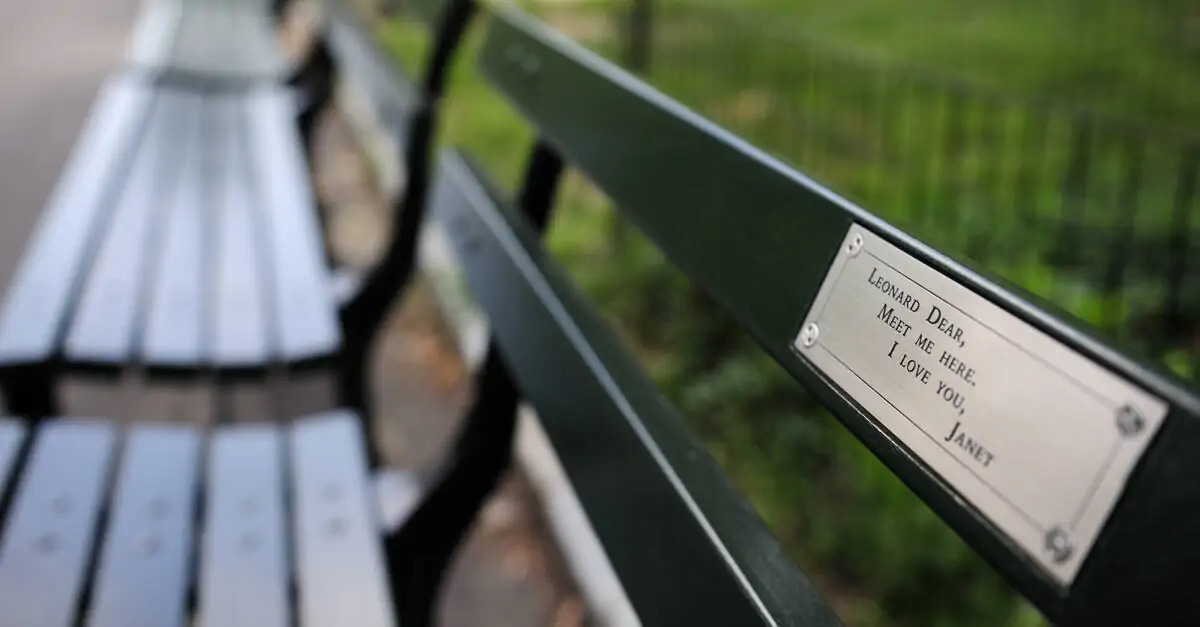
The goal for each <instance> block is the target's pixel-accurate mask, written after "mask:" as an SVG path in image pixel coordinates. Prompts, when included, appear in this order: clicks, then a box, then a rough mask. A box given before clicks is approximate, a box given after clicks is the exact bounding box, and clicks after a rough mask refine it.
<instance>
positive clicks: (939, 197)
mask: <svg viewBox="0 0 1200 627" xmlns="http://www.w3.org/2000/svg"><path fill="white" fill-rule="evenodd" d="M543 13H544V15H545V16H546V18H547V19H548V20H549V21H550V22H552V23H553V24H554V25H555V26H556V27H558V28H560V29H562V30H563V31H564V32H566V33H567V34H569V35H571V36H572V37H575V38H576V39H579V40H581V41H582V42H583V43H585V44H587V45H589V46H591V47H593V48H594V49H596V50H598V51H600V52H601V53H603V54H606V55H608V56H610V57H612V58H615V59H617V60H620V61H622V62H624V63H625V64H626V65H627V66H631V67H632V68H633V69H635V70H638V71H640V72H641V73H643V74H644V75H645V76H646V77H647V78H648V79H649V80H650V81H651V82H652V83H654V84H655V85H657V86H658V87H660V88H661V89H663V90H664V91H666V92H667V93H669V94H671V95H672V96H675V97H677V98H679V99H681V100H682V101H684V102H685V103H687V104H688V105H690V106H693V107H695V108H697V109H698V110H699V111H701V112H702V113H704V114H705V115H707V116H709V117H710V118H712V119H714V120H715V121H717V122H718V123H721V124H722V125H725V126H727V127H729V128H731V129H732V130H734V131H736V132H738V133H739V134H740V135H742V136H744V137H745V138H746V139H748V140H749V141H751V142H752V143H754V144H756V145H759V146H761V147H763V148H765V149H767V150H769V151H770V152H772V153H774V154H775V155H777V156H779V157H781V158H783V159H785V160H787V161H789V162H791V163H793V164H795V165H796V166H798V167H799V168H800V169H801V170H803V171H804V172H806V173H807V174H809V175H811V176H813V177H814V178H816V179H818V180H820V181H822V182H823V183H825V184H827V185H829V186H830V187H831V188H833V189H835V190H837V191H838V192H839V193H842V194H845V195H846V196H848V197H850V198H851V199H853V200H855V201H857V202H859V203H861V204H862V205H864V206H866V207H868V208H870V209H872V210H873V211H875V212H877V213H878V214H879V215H881V216H882V217H884V218H885V219H887V220H889V221H890V222H892V223H894V224H896V225H898V226H900V227H901V228H904V229H906V230H908V231H909V232H911V233H913V234H915V235H917V236H918V237H921V238H923V239H924V240H925V241H927V242H929V243H930V244H933V245H935V246H937V247H939V248H941V249H942V250H943V251H945V252H947V253H948V254H950V255H952V256H955V257H958V258H960V259H964V260H968V261H969V262H972V263H974V265H976V266H978V267H980V268H981V269H983V270H985V271H987V272H989V273H991V274H993V275H996V276H999V277H1001V278H1003V279H1006V280H1008V281H1010V282H1012V283H1014V284H1016V285H1018V286H1020V287H1022V288H1024V289H1025V290H1028V291H1029V292H1031V293H1033V294H1035V295H1036V296H1040V297H1042V298H1043V299H1046V300H1048V301H1051V302H1052V303H1054V304H1055V305H1057V306H1059V307H1061V308H1063V309H1065V310H1067V311H1069V312H1070V313H1072V314H1074V315H1076V316H1078V317H1080V318H1082V319H1084V320H1085V321H1087V322H1088V323H1090V324H1092V325H1094V326H1096V327H1098V328H1100V329H1103V330H1104V331H1106V332H1108V333H1109V334H1111V335H1113V336H1115V337H1116V338H1118V339H1119V340H1120V341H1122V343H1124V344H1126V345H1130V346H1132V347H1134V350H1135V351H1138V352H1140V353H1141V354H1143V355H1145V356H1147V357H1149V358H1152V359H1155V360H1160V361H1163V362H1165V363H1166V364H1167V365H1168V366H1169V367H1170V368H1172V369H1173V370H1175V371H1176V372H1178V373H1180V374H1182V375H1183V376H1185V377H1188V378H1191V379H1192V380H1197V379H1200V200H1198V199H1197V189H1196V181H1197V174H1198V168H1200V134H1197V133H1192V132H1188V131H1186V130H1179V129H1172V128H1161V127H1156V126H1154V125H1153V124H1148V123H1140V122H1132V121H1129V120H1127V119H1122V118H1118V117H1115V116H1106V115H1102V114H1098V113H1095V112H1091V111H1089V110H1087V109H1085V108H1081V107H1074V106H1069V105H1066V104H1056V103H1051V102H1046V101H1043V100H1039V99H1035V98H1024V97H1015V96H1011V95H1009V94H1005V93H1001V92H998V91H996V90H990V89H985V88H982V87H978V86H975V85H972V84H970V83H965V82H963V81H961V80H956V79H951V78H948V77H943V76H938V75H931V74H929V73H924V72H919V71H915V70H913V69H910V68H903V67H894V66H890V65H886V64H882V63H879V62H877V61H872V60H870V59H867V58H864V57H862V56H859V55H855V54H852V53H849V52H847V51H845V50H840V49H832V48H831V47H830V46H829V45H828V44H827V43H826V42H814V41H811V40H807V39H803V38H801V37H799V36H797V35H796V34H795V33H792V32H790V31H789V30H788V29H786V28H779V27H777V26H774V25H772V24H770V23H769V22H766V21H764V19H763V17H762V16H761V15H759V16H755V15H754V14H749V13H748V12H746V11H738V10H731V9H729V8H714V7H707V6H704V5H693V4H686V5H681V4H677V3H670V4H663V5H658V4H655V5H653V11H651V5H650V4H648V3H644V2H634V3H633V4H631V5H622V4H613V5H609V4H593V5H545V6H544V7H543Z"/></svg>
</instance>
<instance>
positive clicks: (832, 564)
mask: <svg viewBox="0 0 1200 627" xmlns="http://www.w3.org/2000/svg"><path fill="white" fill-rule="evenodd" d="M1094 4H1098V3H1085V2H1083V1H1082V0H1041V1H1034V0H980V1H979V2H972V3H954V2H948V1H946V0H911V1H910V2H907V3H885V2H882V1H880V0H839V1H838V2H831V1H829V0H788V1H787V2H783V1H782V0H741V1H739V2H736V3H735V2H733V0H727V1H726V2H724V3H721V2H714V3H709V4H706V5H704V6H700V5H697V4H695V3H684V2H680V1H675V2H665V1H664V2H662V3H660V4H659V7H660V9H661V11H660V13H659V14H658V15H657V16H656V22H655V25H654V34H655V35H654V41H653V46H652V48H651V64H650V67H649V68H648V70H647V71H646V72H645V76H646V77H647V79H648V80H649V81H650V82H652V83H653V84H655V85H656V86H658V87H659V88H660V89H662V90H664V91H665V92H667V93H669V94H671V95H673V96H675V97H676V98H678V99H680V100H681V101H683V102H684V103H685V104H687V105H689V106H691V107H693V108H695V109H697V110H698V111H700V112H702V113H703V114H705V115H707V116H709V117H711V118H712V119H714V120H716V121H717V122H719V123H721V124H723V125H725V126H727V127H729V128H731V129H732V130H734V131H735V132H737V133H739V134H740V135H742V136H744V137H746V138H748V139H749V140H751V141H752V142H754V143H756V144H758V145H760V146H763V147H764V148H766V149H768V150H770V151H772V152H773V153H775V154H776V155H778V156H780V157H782V158H783V159H785V160H787V161H789V162H791V163H793V164H795V165H796V166H797V167H798V168H800V169H802V170H803V171H805V172H806V173H808V174H810V175H812V176H814V177H815V178H817V179H818V180H821V181H823V182H824V183H826V184H827V185H829V186H830V187H831V188H832V189H834V190H835V191H838V192H839V193H842V194H844V195H846V196H848V197H849V198H851V199H853V200H855V201H856V202H859V203H860V204H862V205H864V206H865V207H867V208H869V209H871V210H872V211H874V212H875V213H878V214H879V215H882V216H884V217H885V218H886V219H888V220H890V221H891V222H893V223H895V224H897V225H899V226H901V227H902V228H905V229H906V230H909V231H910V232H912V233H914V234H915V235H917V236H918V237H921V238H922V239H924V240H926V241H928V242H929V243H931V244H933V245H934V246H937V247H939V248H942V249H943V250H945V251H947V252H948V253H950V254H952V255H954V256H956V257H958V258H959V259H962V260H964V261H965V262H967V263H968V264H970V265H973V266H974V267H976V268H977V269H980V270H981V271H983V272H984V273H985V274H989V275H992V276H994V277H999V278H1000V279H1003V280H1007V281H1008V282H1010V283H1011V284H1012V285H1014V286H1016V287H1017V288H1018V289H1023V290H1026V291H1028V292H1029V293H1030V294H1032V295H1034V297H1038V298H1041V299H1044V301H1043V302H1045V303H1046V304H1047V306H1050V307H1056V308H1061V309H1063V310H1065V311H1067V312H1069V313H1070V314H1072V315H1075V316H1078V317H1079V318H1081V319H1083V320H1085V321H1087V322H1088V323H1090V324H1092V325H1094V326H1095V327H1096V328H1098V329H1100V330H1101V331H1103V332H1106V333H1109V334H1111V335H1113V336H1114V337H1116V338H1117V339H1118V340H1119V341H1120V342H1122V343H1123V344H1124V345H1126V346H1129V347H1131V348H1132V349H1133V350H1135V351H1138V352H1140V353H1141V354H1142V355H1144V356H1146V357H1147V358H1149V359H1152V360H1156V361H1159V362H1161V363H1166V364H1167V365H1168V366H1169V367H1170V368H1171V369H1173V370H1174V371H1175V372H1176V373H1178V374H1180V375H1182V376H1184V377H1191V378H1193V380H1194V379H1195V377H1196V376H1197V375H1198V374H1200V345H1198V343H1200V327H1193V328H1192V329H1191V330H1190V331H1189V330H1188V329H1184V330H1183V331H1181V332H1179V333H1177V334H1176V335H1174V336H1171V337H1163V334H1162V333H1161V332H1160V331H1161V328H1162V325H1161V324H1159V323H1158V321H1159V320H1161V319H1162V317H1163V312H1164V307H1166V305H1164V303H1165V302H1167V300H1168V299H1167V294H1168V291H1169V290H1170V289H1171V284H1170V281H1169V279H1168V277H1167V274H1168V272H1167V269H1168V268H1169V267H1170V266H1171V262H1172V260H1173V259H1175V258H1173V257H1171V256H1170V254H1168V253H1166V252H1163V251H1164V250H1171V246H1173V245H1175V244H1177V243H1178V241H1179V240H1180V238H1179V237H1178V235H1177V234H1178V233H1179V232H1180V231H1179V229H1178V226H1179V225H1180V224H1181V222H1180V219H1179V218H1180V216H1184V217H1185V218H1186V220H1185V221H1184V222H1182V224H1184V228H1185V231H1184V232H1186V234H1187V236H1186V237H1185V238H1183V241H1184V243H1185V245H1186V246H1187V247H1188V248H1186V252H1188V255H1189V256H1188V257H1187V259H1188V260H1189V261H1188V262H1187V265H1186V267H1185V270H1186V275H1185V277H1184V280H1183V287H1182V288H1181V301H1182V303H1183V305H1182V306H1183V307H1184V310H1185V311H1187V312H1191V314H1192V317H1193V318H1197V317H1200V315H1196V312H1198V311H1200V203H1198V202H1197V200H1196V199H1195V198H1190V199H1186V200H1187V203H1182V204H1181V203H1180V202H1178V200H1177V197H1178V195H1179V194H1178V190H1179V170H1180V168H1181V164H1182V163H1184V162H1185V158H1184V155H1185V154H1187V152H1186V151H1187V150H1190V149H1191V148H1190V147H1192V146H1194V145H1195V144H1194V143H1193V141H1194V140H1193V139H1192V138H1191V131H1194V130H1196V129H1200V107H1197V106H1196V105H1197V104H1200V80H1197V79H1198V78H1200V76H1197V74H1200V64H1197V63H1196V61H1197V60H1198V59H1200V52H1198V51H1197V50H1198V48H1197V43H1196V41H1195V40H1196V39H1197V38H1198V37H1200V35H1197V34H1196V32H1194V31H1195V30H1196V28H1197V27H1196V26H1195V24H1196V21H1195V19H1194V18H1193V17H1192V16H1191V15H1189V13H1188V12H1189V11H1193V9H1191V8H1189V3H1185V2H1181V1H1177V0H1155V1H1147V2H1143V3H1126V4H1127V5H1128V6H1115V5H1117V4H1119V3H1106V6H1105V7H1104V8H1103V10H1098V9H1097V8H1096V7H1094V6H1093V5H1094ZM1107 4H1111V5H1114V6H1111V7H1110V6H1107ZM731 9H736V11H733V12H731ZM535 10H536V11H537V12H538V13H539V14H540V15H542V17H543V18H544V19H546V20H547V21H549V22H550V23H551V24H553V25H555V26H556V27H558V28H560V29H561V30H563V31H564V32H566V33H567V34H568V35H571V36H572V37H575V38H576V39H578V40H580V41H581V42H583V43H585V44H586V45H588V46H589V47H592V48H594V49H596V50H597V51H599V52H600V53H601V54H604V55H606V56H608V57H610V58H613V59H616V60H620V59H621V58H622V55H623V50H624V48H623V44H622V40H621V32H622V30H621V29H622V27H621V25H620V22H619V17H620V15H621V12H620V10H619V7H617V6H616V5H613V4H611V3H609V2H590V3H571V4H570V5H565V4H563V3H553V4H551V3H546V4H544V5H542V6H540V7H535ZM379 35H380V37H381V38H382V40H383V41H384V42H385V43H386V44H387V45H388V46H389V48H390V49H391V50H393V51H394V52H395V53H396V55H397V58H398V59H399V60H400V62H401V63H402V64H404V65H407V66H408V67H409V68H410V69H415V68H416V67H417V64H418V62H419V54H420V51H421V50H423V49H424V45H425V42H426V40H425V35H424V31H423V29H422V28H420V27H418V26H415V25H414V24H411V23H407V22H405V21H403V20H397V21H392V22H388V23H385V24H382V25H381V26H380V29H379ZM475 35H476V36H477V35H478V32H476V33H475ZM478 43H479V42H478V41H477V37H475V38H472V41H471V44H470V46H469V49H468V50H467V52H466V54H465V55H463V59H462V60H461V62H460V63H459V64H458V66H457V68H456V71H455V73H454V76H453V80H452V82H451V87H450V91H449V93H450V98H449V101H448V107H449V114H448V119H447V121H446V127H445V129H444V131H445V132H444V133H443V135H444V140H445V141H448V142H452V143H455V144H458V145H460V146H463V147H465V148H466V149H467V151H468V152H469V153H471V154H472V155H474V156H475V157H477V158H478V159H479V160H480V161H481V162H482V164H483V165H484V166H485V167H486V168H487V169H488V170H489V171H490V172H491V173H492V174H493V175H494V178H495V180H496V181H497V182H499V183H500V185H501V186H502V188H505V189H508V190H512V189H513V188H514V187H515V183H516V180H517V176H518V174H519V172H520V169H521V168H522V166H523V159H524V155H525V154H526V152H527V147H528V146H529V143H530V141H531V139H532V132H531V131H530V129H529V128H528V127H527V126H526V125H525V124H524V123H522V122H521V120H520V119H519V118H518V117H517V115H516V114H515V113H514V112H513V111H512V110H511V109H510V108H509V107H508V106H507V105H506V104H505V103H504V102H503V101H502V99H501V98H500V97H499V96H498V95H496V94H495V92H493V91H491V90H490V89H488V88H487V87H486V85H484V84H483V83H482V81H481V80H480V78H479V77H478V76H477V75H476V74H475V72H474V67H473V65H474V64H473V62H472V61H473V59H474V58H475V56H476V54H477V51H478ZM1181 206H1182V208H1180V207H1181ZM1173 237H1174V239H1172V238H1173ZM549 244H550V247H551V248H552V250H553V251H554V252H555V253H556V254H557V255H558V257H559V258H560V259H561V260H562V261H563V262H564V264H565V265H566V266H567V268H568V269H569V270H570V271H571V273H572V274H573V276H574V277H575V278H576V279H577V280H578V281H579V283H580V284H581V285H582V286H583V287H584V289H585V290H586V291H587V292H588V293H589V294H590V295H591V296H592V297H593V299H594V300H595V301H596V303H597V304H598V305H599V306H600V308H601V309H602V310H603V311H604V312H605V313H606V314H608V315H609V317H610V318H611V319H612V320H613V322H614V324H615V326H616V327H617V328H618V329H619V331H620V332H621V333H622V334H623V335H624V336H625V337H626V338H627V340H628V341H629V343H630V344H631V346H632V347H633V348H634V349H635V350H636V351H637V352H638V354H640V355H641V356H642V357H643V358H644V361H645V363H646V364H647V366H648V367H649V369H650V371H651V373H652V374H653V375H654V377H655V378H656V380H658V381H659V383H660V384H661V385H662V387H663V388H664V390H665V391H666V393H667V395H668V396H669V397H670V398H671V400H672V401H673V402H675V403H676V404H677V405H678V406H679V408H680V409H681V411H682V413H683V414H684V415H685V417H686V418H687V419H688V421H689V423H690V424H691V426H692V427H693V428H694V429H695V432H696V433H697V434H698V435H699V436H700V437H701V438H702V439H703V440H704V441H705V443H706V444H707V446H708V448H709V450H710V451H711V453H712V454H713V455H714V457H715V458H716V459H717V460H718V461H719V462H720V463H721V464H722V465H723V466H724V467H725V468H726V470H727V471H728V472H729V473H730V475H731V477H732V478H733V479H734V481H735V482H736V483H737V484H738V485H739V487H740V488H741V489H742V490H743V491H744V492H745V493H746V494H747V495H748V497H749V498H750V500H751V501H752V502H753V503H754V505H755V507H756V509H757V510H758V512H759V513H760V514H761V515H762V517H763V518H764V520H766V522H767V523H768V524H769V525H770V526H771V528H772V529H773V530H774V531H775V533H776V534H777V535H778V536H779V537H780V539H781V540H782V541H783V543H784V545H785V547H786V548H787V550H788V551H789V552H790V553H791V554H792V555H793V556H794V557H795V559H796V561H797V562H798V563H799V564H800V565H801V566H802V567H803V568H804V569H805V571H806V572H807V573H808V574H809V575H810V577H812V578H813V579H814V580H815V581H816V582H817V584H818V585H819V586H820V587H821V588H822V590H823V591H824V592H825V593H826V595H827V596H828V597H829V598H830V599H831V601H832V603H833V604H834V605H835V607H836V609H837V611H838V612H839V614H840V615H841V616H842V617H843V619H844V620H846V621H847V622H849V623H851V624H861V625H876V624H880V625H882V624H898V625H962V624H973V625H974V624H979V625H984V624H989V625H991V624H994V625H1029V624H1038V623H1039V622H1040V618H1039V617H1038V615H1037V613H1036V612H1035V611H1033V610H1032V609H1031V608H1030V607H1029V606H1028V605H1027V604H1025V603H1024V602H1023V601H1021V600H1019V599H1018V598H1016V597H1015V595H1014V594H1013V593H1012V592H1011V591H1010V590H1009V589H1008V588H1007V586H1006V585H1005V584H1004V583H1003V582H1001V581H1000V580H999V577H998V576H997V575H995V574H994V573H993V572H992V571H991V570H990V569H989V568H988V567H987V566H986V565H984V564H983V563H982V562H981V560H980V559H979V558H978V557H977V556H975V555H974V553H973V552H972V551H970V550H969V549H968V548H967V547H966V546H965V545H964V544H963V543H962V542H961V541H960V540H959V539H958V538H957V536H955V535H954V534H953V533H952V532H950V531H949V530H948V529H947V528H946V527H945V525H944V524H943V523H942V522H941V521H940V520H939V519H938V518H937V517H936V516H935V515H934V514H932V513H931V512H930V511H929V509H928V508H926V507H925V506H924V505H923V504H922V503H920V502H919V501H918V500H917V499H916V498H915V497H914V496H913V495H912V494H911V493H910V492H909V491H908V490H907V488H905V487H904V486H903V485H901V484H900V483H899V481H898V480H897V479H896V478H895V477H894V476H893V475H892V474H891V473H890V472H889V471H888V470H886V469H885V468H883V467H882V465H880V464H879V463H878V461H877V460H875V459H874V457H873V456H872V455H870V453H868V452H867V451H866V450H865V449H864V448H863V447H862V446H861V445H860V444H858V442H857V441H856V440H854V439H853V438H852V437H851V436H849V435H848V434H847V433H846V432H845V430H844V429H842V428H841V427H840V425H838V424H837V423H836V422H835V421H834V420H833V419H832V418H830V417H829V416H828V415H827V414H826V413H825V412H824V411H823V410H822V409H821V408H820V407H819V406H817V404H816V403H815V402H814V401H813V400H811V399H810V398H808V397H807V396H806V395H805V394H804V393H803V391H801V390H799V389H798V387H797V386H796V385H795V384H794V383H793V382H792V381H791V380H790V378H789V377H788V376H787V375H786V373H784V372H783V371H782V370H781V369H780V368H779V367H778V366H776V365H775V364H774V363H773V362H772V361H771V360H770V359H769V358H767V357H765V356H764V355H763V353H762V352H761V350H759V349H758V348H757V347H755V346H754V345H753V343H752V342H751V341H750V340H749V339H748V338H746V337H745V336H744V335H742V334H741V333H740V332H739V331H738V330H737V328H736V325H735V324H734V323H733V322H732V321H731V320H730V319H729V318H728V317H727V316H725V315H724V314H723V313H722V312H721V311H720V310H719V309H718V308H717V307H716V306H715V305H714V304H713V303H712V302H710V301H709V300H708V299H707V298H706V297H705V296H704V295H703V294H701V293H699V292H698V290H697V289H696V288H695V287H694V286H692V285H690V284H689V283H688V282H687V281H686V280H685V279H684V278H683V277H682V276H680V275H679V273H678V272H676V271H675V270H674V269H672V268H671V267H670V266H669V265H668V264H667V263H665V261H664V260H663V259H662V257H661V255H660V254H659V253H657V251H655V250H654V249H653V247H652V246H651V245H649V244H648V243H647V242H646V241H645V240H644V239H642V238H641V237H640V235H639V234H638V233H637V232H636V231H634V230H633V229H631V228H624V227H622V225H621V222H620V221H619V218H618V217H617V214H616V212H614V211H613V210H612V208H611V207H610V206H609V204H608V202H607V201H606V199H605V198H604V197H603V196H601V195H600V194H598V193H597V192H596V191H595V190H594V189H592V188H591V187H590V186H589V184H588V183H587V181H586V180H584V179H583V178H582V177H580V176H577V175H574V174H573V175H571V176H570V177H569V178H568V181H567V184H566V186H565V188H564V190H563V194H562V197H561V201H560V207H559V210H558V212H557V217H556V218H555V224H554V227H553V229H552V230H551V233H550V241H549ZM1189 333H1190V335H1189ZM884 523H886V524H884Z"/></svg>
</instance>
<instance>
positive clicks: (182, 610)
mask: <svg viewBox="0 0 1200 627" xmlns="http://www.w3.org/2000/svg"><path fill="white" fill-rule="evenodd" d="M362 438H363V434H362V431H361V427H360V422H359V421H358V419H357V418H356V417H355V416H354V415H353V414H352V413H350V412H347V411H341V410H339V411H331V412H325V413H323V414H317V415H312V416H308V417H305V418H302V419H299V420H296V421H294V422H292V423H289V424H240V425H222V426H218V427H216V428H214V429H212V430H211V432H207V433H206V432H205V431H204V430H202V429H201V428H199V427H198V426H196V425H145V424H138V425H133V426H128V427H122V426H119V425H117V424H115V423H113V422H107V421H102V420H82V419H76V420H73V419H56V420H48V421H44V422H42V423H40V426H38V427H37V428H36V429H33V430H32V432H31V430H30V429H29V427H28V426H27V423H22V422H17V421H12V420H3V419H0V495H4V498H3V499H0V625H22V626H26V627H51V626H59V625H63V626H65V625H75V624H83V625H88V626H89V627H106V626H120V627H137V626H143V625H144V626H147V627H149V626H153V627H160V626H171V625H178V626H182V625H189V624H195V625H200V626H217V625H220V626H225V627H229V626H237V625H246V626H253V627H270V626H275V625H279V626H283V625H291V624H295V623H298V624H302V625H310V626H314V627H316V626H330V625H346V626H350V625H355V626H363V627H379V626H389V625H393V624H394V617H393V607H392V603H391V601H390V592H389V588H388V585H387V580H386V568H385V560H384V555H383V535H382V534H383V531H382V530H381V529H380V527H379V523H378V519H379V516H378V515H377V512H376V509H375V507H376V505H375V501H374V498H373V494H374V493H373V491H372V489H371V484H370V482H369V477H368V473H367V467H366V461H365V456H364V447H363V439H362ZM3 504H7V505H6V506H5V505H3ZM4 510H7V511H4ZM292 582H294V586H295V587H294V593H293V592H292V585H293V583H292ZM193 595H194V602H190V599H192V597H193ZM193 615H194V616H193Z"/></svg>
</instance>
